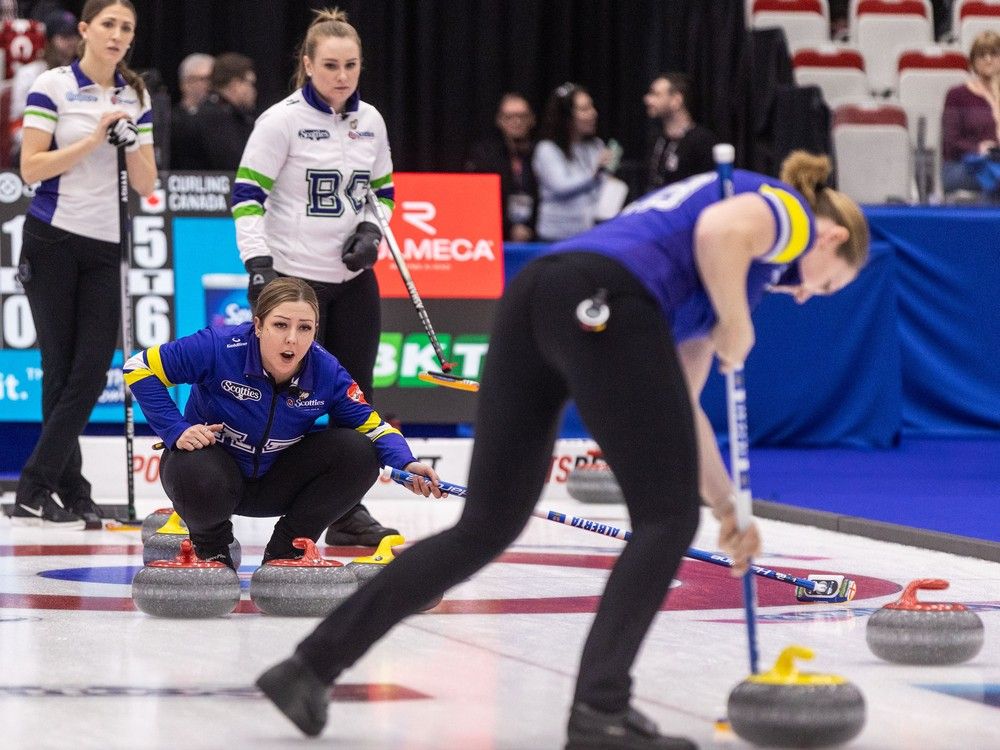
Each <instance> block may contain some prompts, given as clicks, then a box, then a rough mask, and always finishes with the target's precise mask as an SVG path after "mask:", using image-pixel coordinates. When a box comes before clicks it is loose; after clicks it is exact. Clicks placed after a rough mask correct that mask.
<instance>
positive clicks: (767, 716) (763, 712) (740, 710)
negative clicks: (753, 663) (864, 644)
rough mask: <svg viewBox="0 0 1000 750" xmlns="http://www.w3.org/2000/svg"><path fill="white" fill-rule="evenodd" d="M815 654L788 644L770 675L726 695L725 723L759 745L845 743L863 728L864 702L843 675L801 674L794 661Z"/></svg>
mask: <svg viewBox="0 0 1000 750" xmlns="http://www.w3.org/2000/svg"><path fill="white" fill-rule="evenodd" d="M812 657H813V652H812V651H810V650H809V649H807V648H803V647H802V646H789V647H788V648H786V649H785V650H784V651H782V652H781V655H780V656H779V657H778V660H777V661H776V662H775V664H774V668H773V669H772V670H771V671H770V672H763V673H761V674H754V675H750V676H749V677H748V678H747V679H745V680H744V681H743V682H741V683H740V684H739V685H737V686H736V687H735V688H733V690H732V692H731V693H730V694H729V704H728V713H729V723H730V726H731V727H732V730H733V731H734V732H735V733H736V734H737V735H738V736H739V737H741V738H743V739H744V740H746V741H747V742H752V743H753V744H755V745H760V746H762V747H829V746H831V745H839V744H841V743H844V742H847V741H849V740H850V739H852V738H853V737H855V736H857V734H858V733H859V732H860V731H861V728H862V727H863V726H864V724H865V699H864V696H863V695H862V694H861V691H860V690H859V689H858V688H857V687H856V686H855V685H853V684H852V683H850V682H848V681H847V680H846V679H844V678H843V677H840V676H838V675H832V674H829V675H828V674H812V673H808V672H799V671H798V669H796V667H795V663H794V659H795V658H799V659H811V658H812Z"/></svg>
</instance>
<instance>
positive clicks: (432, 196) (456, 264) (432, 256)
mask: <svg viewBox="0 0 1000 750" xmlns="http://www.w3.org/2000/svg"><path fill="white" fill-rule="evenodd" d="M393 179H394V182H395V186H396V208H395V211H394V212H393V216H392V221H391V223H390V227H391V229H392V233H393V236H394V237H395V238H396V242H397V244H398V245H399V248H400V250H401V251H402V254H403V260H404V261H405V262H406V265H407V268H408V269H409V271H410V273H411V275H412V276H413V281H414V283H415V284H416V287H417V289H418V290H419V292H420V296H421V297H423V298H425V299H433V298H439V299H458V298H462V299H470V298H471V299H496V298H498V297H499V296H500V294H501V292H502V291H503V235H502V226H501V220H500V178H499V177H498V176H497V175H483V174H408V173H397V174H395V175H394V176H393ZM375 271H376V273H377V274H378V280H379V288H380V289H381V291H382V295H383V297H407V296H408V295H407V291H406V288H405V287H404V286H403V283H402V281H401V279H400V275H399V272H398V271H397V269H396V268H395V266H394V262H393V259H392V254H391V253H390V251H389V248H388V245H387V244H386V242H385V241H383V243H382V247H381V249H380V251H379V261H378V263H377V264H376V266H375Z"/></svg>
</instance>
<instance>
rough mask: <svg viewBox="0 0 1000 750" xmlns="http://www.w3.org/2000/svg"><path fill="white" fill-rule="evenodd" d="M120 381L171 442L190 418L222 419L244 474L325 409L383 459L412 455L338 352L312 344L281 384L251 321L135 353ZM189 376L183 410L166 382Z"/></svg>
mask: <svg viewBox="0 0 1000 750" xmlns="http://www.w3.org/2000/svg"><path fill="white" fill-rule="evenodd" d="M124 369H125V382H126V383H128V385H129V387H130V388H131V389H132V393H133V395H134V396H135V398H136V400H137V401H138V402H139V404H140V405H141V406H142V411H143V413H144V414H145V415H146V419H147V420H148V421H149V424H150V426H151V427H152V428H153V430H154V431H155V432H156V434H157V435H159V436H160V437H161V438H162V439H163V442H164V443H165V444H166V445H167V446H168V447H173V446H174V445H175V444H176V442H177V439H178V438H179V437H180V436H181V433H183V432H184V430H186V429H187V428H188V427H190V426H191V425H194V424H222V425H223V428H222V437H221V443H222V446H223V447H224V448H225V449H226V451H227V452H228V453H229V454H230V455H231V456H232V457H233V458H235V459H236V462H237V463H238V464H239V466H240V469H241V470H242V472H243V474H244V476H246V477H249V478H256V477H259V476H261V475H263V474H264V473H265V472H267V470H268V469H269V468H270V467H271V465H272V464H273V463H274V461H275V460H276V459H277V457H278V455H279V454H280V453H281V451H283V450H284V449H285V448H287V447H289V446H290V445H294V444H295V443H297V442H298V441H299V440H301V439H302V437H303V436H304V435H305V434H306V433H307V432H309V431H310V430H311V429H312V428H313V425H314V424H315V422H316V420H317V419H319V417H320V416H322V415H323V414H329V415H330V424H332V425H337V426H340V427H350V428H353V429H355V430H357V431H358V432H360V433H362V434H363V435H366V436H367V437H368V438H369V439H370V440H371V441H372V443H373V444H374V446H375V448H376V449H377V450H378V453H379V457H380V459H381V462H382V464H383V465H389V466H393V467H396V468H403V467H405V466H406V464H408V463H410V462H411V461H414V460H416V459H414V457H413V454H412V452H411V451H410V447H409V446H408V445H407V444H406V440H405V439H404V438H403V436H402V434H401V433H400V432H399V430H396V429H394V428H393V427H391V426H390V425H389V424H387V423H386V422H384V421H383V420H382V418H381V417H380V416H379V414H378V412H377V411H375V410H374V409H373V408H372V407H371V406H369V405H368V403H367V402H366V401H365V398H364V394H363V393H362V392H361V389H360V388H358V384H357V383H355V382H354V379H353V378H352V377H351V375H350V374H349V373H348V372H347V370H345V369H344V368H343V367H342V366H341V364H340V362H338V361H337V359H336V357H334V356H333V355H332V354H330V353H329V352H328V351H326V350H325V349H324V348H323V347H321V346H320V345H319V344H316V343H313V345H312V346H311V347H310V349H309V351H308V352H307V353H306V356H305V359H304V360H303V363H302V367H301V369H300V370H299V374H298V375H297V376H296V377H295V378H293V379H292V381H291V382H290V383H288V384H287V385H286V386H284V387H282V388H278V387H277V386H276V385H275V383H274V381H273V380H272V379H271V377H270V376H269V375H268V374H267V373H266V372H265V371H264V366H263V364H262V363H261V358H260V346H259V343H258V341H257V337H256V336H255V335H254V332H253V324H252V323H243V324H242V325H238V326H227V327H216V328H204V329H202V330H200V331H198V332H197V333H194V334H192V335H190V336H185V337H183V338H180V339H177V340H176V341H171V342H169V343H167V344H163V345H161V346H154V347H151V348H149V349H146V350H145V351H142V352H139V353H138V354H136V355H135V356H133V357H131V358H130V359H129V360H128V361H127V362H126V363H125V368H124ZM176 383H190V384H191V385H192V388H191V396H190V398H189V399H188V402H187V406H186V407H185V409H184V414H183V415H182V414H181V413H180V411H179V410H178V409H177V406H176V405H175V404H174V402H173V400H172V399H171V398H170V393H169V392H168V391H167V388H169V387H170V386H172V385H174V384H176Z"/></svg>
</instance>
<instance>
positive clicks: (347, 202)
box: [232, 8, 398, 545]
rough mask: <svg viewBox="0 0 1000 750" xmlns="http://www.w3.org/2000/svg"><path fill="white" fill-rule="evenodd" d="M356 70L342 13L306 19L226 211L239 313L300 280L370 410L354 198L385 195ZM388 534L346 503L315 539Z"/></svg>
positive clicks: (363, 277)
mask: <svg viewBox="0 0 1000 750" xmlns="http://www.w3.org/2000/svg"><path fill="white" fill-rule="evenodd" d="M361 61H362V58H361V39H360V37H359V36H358V32H357V31H356V30H355V29H354V27H353V26H351V25H350V24H349V23H348V22H347V14H346V13H344V12H343V11H341V10H338V9H336V8H334V9H328V10H323V11H317V13H316V18H315V19H314V20H313V22H312V24H311V25H310V26H309V30H308V31H307V32H306V36H305V39H304V40H303V42H302V47H301V51H300V55H299V66H298V70H297V72H296V78H295V85H296V87H297V88H296V90H295V91H294V92H293V93H292V94H291V96H289V97H288V98H286V99H285V100H284V101H281V102H278V103H277V104H275V105H274V106H273V107H271V108H270V109H268V110H267V111H266V112H264V114H262V115H261V116H260V117H259V118H258V119H257V123H256V125H255V126H254V130H253V133H252V134H251V135H250V140H249V141H248V142H247V145H246V149H245V150H244V152H243V158H242V159H241V160H240V166H239V170H238V171H237V173H236V183H235V184H234V186H233V195H232V203H233V217H234V218H235V220H236V242H237V244H238V245H239V250H240V259H241V260H242V261H243V263H244V265H245V266H246V269H247V272H248V273H249V274H250V284H249V288H248V290H247V296H248V297H249V299H250V302H251V304H252V303H253V302H254V301H255V300H256V298H257V295H258V294H259V293H260V290H261V289H262V288H263V287H264V285H265V284H267V282H268V281H270V280H271V279H273V278H276V277H277V276H279V275H282V276H295V277H297V278H300V279H303V280H304V281H306V282H308V283H309V285H310V286H311V287H312V288H313V289H314V290H315V292H316V297H317V298H318V300H319V326H318V330H317V332H316V341H317V342H318V343H320V344H322V345H323V347H324V348H326V349H327V350H328V351H329V352H330V353H331V354H333V355H334V356H335V357H336V358H337V359H338V360H339V361H340V363H341V364H342V365H343V366H344V367H345V368H346V369H347V371H348V372H350V373H351V374H352V375H353V376H354V377H355V378H356V379H357V383H358V385H359V386H360V388H361V391H362V393H363V394H364V396H365V397H366V398H367V399H368V400H369V401H371V399H372V380H373V372H374V368H375V358H376V355H377V353H378V342H379V335H380V333H381V328H382V320H381V313H380V302H379V289H378V281H377V280H376V278H375V272H374V271H373V270H372V266H373V265H374V264H375V261H376V259H377V258H378V246H379V243H380V241H381V239H382V234H381V232H380V231H379V228H378V224H377V223H376V220H375V217H374V216H372V215H370V214H369V210H368V209H366V207H365V201H364V192H365V187H366V186H367V185H371V186H372V188H373V189H374V190H375V191H376V195H377V196H378V198H379V199H380V200H381V201H382V203H383V204H384V205H385V207H386V209H387V210H388V211H391V210H392V208H393V206H394V197H395V193H394V189H393V183H392V158H391V155H390V153H389V139H388V136H387V134H386V127H385V121H384V120H383V119H382V115H380V114H379V112H378V110H376V109H375V108H374V107H373V106H371V105H370V104H368V103H366V102H363V101H361V98H360V96H359V94H358V79H359V77H360V75H361ZM395 533H398V532H396V530H395V529H390V528H386V527H384V526H382V525H381V524H379V523H378V522H377V521H376V520H375V519H373V518H372V517H371V515H370V514H369V513H368V511H367V510H366V509H365V508H364V506H362V505H358V506H356V507H355V508H354V509H353V510H352V511H351V512H350V513H348V514H347V516H345V517H344V518H342V519H340V520H339V521H337V522H336V523H335V524H334V525H333V526H331V527H330V531H329V532H328V533H327V537H326V541H327V543H328V544H365V545H375V544H378V542H379V540H380V539H381V537H383V536H385V535H388V534H395Z"/></svg>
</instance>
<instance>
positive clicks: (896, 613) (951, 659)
mask: <svg viewBox="0 0 1000 750" xmlns="http://www.w3.org/2000/svg"><path fill="white" fill-rule="evenodd" d="M946 588H948V582H947V581H944V580H941V579H939V578H920V579H917V580H915V581H911V582H910V583H909V584H908V585H907V586H906V588H905V589H904V591H903V595H902V596H901V597H900V598H899V601H896V602H892V603H891V604H886V605H885V606H884V607H882V608H881V609H880V610H878V611H877V612H876V613H875V614H873V615H872V616H871V617H869V618H868V626H867V628H866V629H865V640H867V641H868V648H870V649H871V650H872V653H873V654H875V656H878V657H879V658H881V659H885V660H886V661H891V662H895V663H897V664H919V665H937V664H959V663H961V662H963V661H968V660H969V659H971V658H972V657H973V656H975V655H976V654H978V653H979V650H980V649H981V648H982V647H983V635H984V634H983V621H982V620H980V619H979V615H977V614H976V613H975V612H972V611H970V610H969V609H968V608H967V607H966V606H965V605H964V604H956V603H954V602H920V601H917V590H918V589H946Z"/></svg>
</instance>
